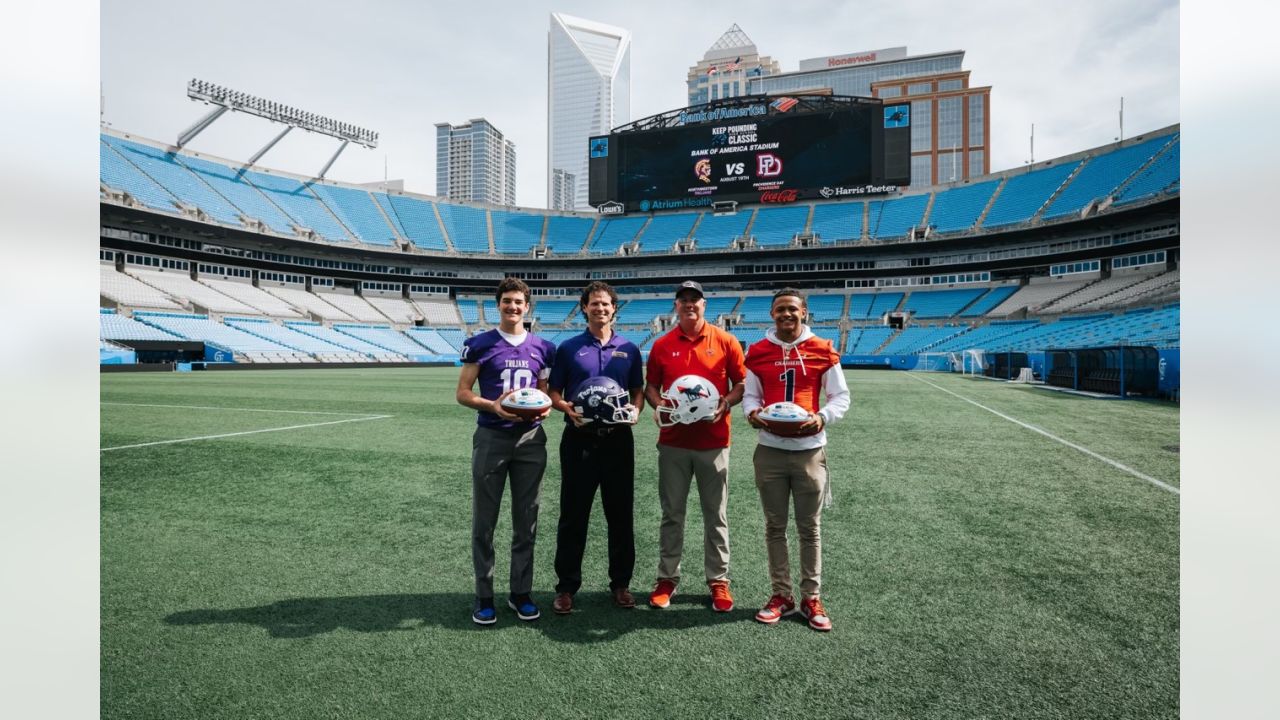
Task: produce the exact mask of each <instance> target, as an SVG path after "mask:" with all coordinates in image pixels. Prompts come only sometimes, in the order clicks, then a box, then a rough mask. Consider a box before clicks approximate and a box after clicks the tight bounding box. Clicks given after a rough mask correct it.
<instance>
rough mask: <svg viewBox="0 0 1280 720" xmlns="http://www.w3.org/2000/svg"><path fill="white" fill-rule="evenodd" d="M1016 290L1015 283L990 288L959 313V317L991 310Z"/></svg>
mask: <svg viewBox="0 0 1280 720" xmlns="http://www.w3.org/2000/svg"><path fill="white" fill-rule="evenodd" d="M1016 292H1018V286H1017V285H1001V286H1000V287H995V288H991V290H990V291H989V292H988V293H987V294H986V295H983V296H982V297H980V298H978V299H977V300H976V301H974V303H973V304H972V305H970V306H969V307H967V308H965V310H964V312H962V313H960V317H981V316H983V315H986V314H987V313H989V312H991V310H992V309H993V308H994V307H995V306H997V305H999V304H1000V303H1002V302H1004V301H1005V300H1006V299H1008V297H1009V296H1010V295H1012V294H1014V293H1016Z"/></svg>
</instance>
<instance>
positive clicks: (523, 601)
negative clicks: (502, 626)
mask: <svg viewBox="0 0 1280 720" xmlns="http://www.w3.org/2000/svg"><path fill="white" fill-rule="evenodd" d="M507 606H508V607H510V608H511V609H512V610H515V611H516V617H518V618H520V619H521V620H525V621H528V620H537V619H538V618H540V617H542V613H540V612H538V606H537V605H534V604H533V598H531V597H529V593H524V594H523V595H512V596H511V597H510V598H508V599H507Z"/></svg>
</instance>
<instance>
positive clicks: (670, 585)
mask: <svg viewBox="0 0 1280 720" xmlns="http://www.w3.org/2000/svg"><path fill="white" fill-rule="evenodd" d="M706 309H707V301H706V299H705V298H704V297H703V294H702V286H701V285H699V284H698V283H697V282H694V281H693V280H686V281H685V282H683V283H681V284H680V285H679V287H677V288H676V301H675V311H676V319H677V325H676V327H674V328H672V330H671V332H669V333H667V334H666V335H663V336H662V337H660V338H658V339H657V340H655V341H654V343H653V347H652V349H650V351H649V362H648V366H647V372H646V373H645V375H646V384H645V389H644V394H645V399H646V400H648V401H649V404H650V405H652V406H653V407H654V408H655V409H656V408H657V407H658V405H660V404H661V403H662V392H663V390H665V389H667V387H668V386H669V385H670V384H671V383H672V382H674V381H675V379H676V378H678V377H680V376H681V375H700V376H702V377H704V378H706V379H707V380H709V381H710V382H711V383H712V384H713V385H715V386H716V389H717V390H719V392H720V404H719V406H718V407H717V408H716V414H715V417H714V418H712V419H711V420H709V421H701V422H695V423H691V424H688V425H674V426H671V427H664V428H662V429H661V430H660V431H659V433H658V498H659V501H660V502H661V504H662V525H661V528H660V531H659V557H658V581H657V583H656V584H655V585H654V588H653V592H652V593H651V594H650V595H649V604H650V605H652V606H653V607H658V608H665V607H667V606H668V605H670V604H671V596H672V595H674V594H675V591H676V586H677V585H679V584H680V558H681V556H682V555H683V554H684V520H685V509H686V508H687V506H688V499H689V486H690V485H691V484H692V481H693V479H694V478H695V477H696V478H697V480H698V500H699V504H700V505H701V506H702V527H703V554H704V556H703V557H704V559H703V565H704V568H705V571H706V578H707V586H708V587H709V588H710V591H711V607H712V609H713V610H715V611H717V612H729V611H730V610H732V609H733V596H732V595H731V594H730V593H729V520H728V515H727V509H728V498H729V412H728V411H729V408H731V407H733V406H734V405H737V404H738V403H739V402H741V401H742V392H743V384H742V383H743V380H745V379H746V376H747V368H746V364H745V361H744V357H743V353H742V345H740V344H739V343H738V340H737V338H735V337H734V336H733V335H730V334H729V333H727V332H725V331H724V330H721V329H720V328H718V327H715V326H714V325H711V324H710V323H708V322H707V321H706V319H705V318H704V317H703V315H704V313H705V312H706ZM654 417H655V419H656V418H657V412H656V411H655V413H654Z"/></svg>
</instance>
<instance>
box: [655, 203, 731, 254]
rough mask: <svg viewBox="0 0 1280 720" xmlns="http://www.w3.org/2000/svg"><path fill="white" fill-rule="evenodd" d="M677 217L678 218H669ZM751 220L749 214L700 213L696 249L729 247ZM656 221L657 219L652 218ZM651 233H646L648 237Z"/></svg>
mask: <svg viewBox="0 0 1280 720" xmlns="http://www.w3.org/2000/svg"><path fill="white" fill-rule="evenodd" d="M671 217H679V216H674V215H673V216H671ZM750 219H751V213H749V212H740V213H736V214H733V215H721V216H719V217H716V216H715V215H712V214H711V213H702V222H700V223H698V229H697V230H696V231H694V237H696V238H697V239H698V243H697V248H698V249H699V250H717V249H722V248H727V247H729V244H730V243H731V242H733V239H734V238H736V237H740V236H741V235H742V234H743V233H744V232H746V229H747V222H748V221H749V220H750ZM654 220H655V221H656V220H657V218H654ZM690 224H692V223H690ZM651 232H652V227H650V231H649V232H646V233H645V235H646V236H648V235H650V234H651Z"/></svg>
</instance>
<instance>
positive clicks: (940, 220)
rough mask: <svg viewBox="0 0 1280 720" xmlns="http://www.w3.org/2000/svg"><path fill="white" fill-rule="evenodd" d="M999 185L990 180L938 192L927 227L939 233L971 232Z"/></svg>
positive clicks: (997, 182) (995, 181) (997, 181)
mask: <svg viewBox="0 0 1280 720" xmlns="http://www.w3.org/2000/svg"><path fill="white" fill-rule="evenodd" d="M999 185H1000V181H999V180H990V181H988V182H982V183H978V184H976V185H967V186H964V187H957V188H952V189H950V190H944V191H942V192H939V193H938V194H937V197H935V198H934V200H933V209H931V210H930V211H929V226H930V227H932V228H933V229H934V230H935V231H937V232H940V233H946V232H957V231H960V230H972V229H973V228H974V226H975V225H977V222H978V216H980V215H982V211H983V210H984V209H986V207H987V203H988V202H990V201H991V195H992V194H993V193H995V191H996V187H997V186H999Z"/></svg>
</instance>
